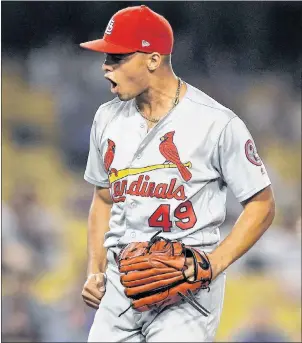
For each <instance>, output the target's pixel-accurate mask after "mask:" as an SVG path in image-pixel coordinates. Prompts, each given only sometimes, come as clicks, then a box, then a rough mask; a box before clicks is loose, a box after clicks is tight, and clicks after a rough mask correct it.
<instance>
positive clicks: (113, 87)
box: [107, 79, 117, 93]
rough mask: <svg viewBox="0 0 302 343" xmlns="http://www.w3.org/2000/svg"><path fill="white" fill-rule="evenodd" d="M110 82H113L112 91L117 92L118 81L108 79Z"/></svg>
mask: <svg viewBox="0 0 302 343" xmlns="http://www.w3.org/2000/svg"><path fill="white" fill-rule="evenodd" d="M107 80H108V81H109V82H110V84H111V92H112V93H115V92H116V90H117V83H116V82H114V81H112V80H110V79H107Z"/></svg>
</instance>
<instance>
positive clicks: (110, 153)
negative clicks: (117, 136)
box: [104, 139, 117, 175]
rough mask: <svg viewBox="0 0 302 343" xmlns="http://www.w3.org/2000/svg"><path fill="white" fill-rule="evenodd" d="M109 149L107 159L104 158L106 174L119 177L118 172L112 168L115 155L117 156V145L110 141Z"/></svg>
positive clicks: (106, 154)
mask: <svg viewBox="0 0 302 343" xmlns="http://www.w3.org/2000/svg"><path fill="white" fill-rule="evenodd" d="M107 142H108V147H107V151H106V153H105V157H104V166H105V170H106V172H107V173H108V174H109V175H110V174H112V173H114V174H115V175H117V170H116V169H114V168H112V169H110V167H111V164H112V162H113V159H114V155H115V147H116V146H115V143H114V142H113V141H112V140H111V139H108V140H107Z"/></svg>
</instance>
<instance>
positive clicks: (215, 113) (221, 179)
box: [84, 85, 270, 248]
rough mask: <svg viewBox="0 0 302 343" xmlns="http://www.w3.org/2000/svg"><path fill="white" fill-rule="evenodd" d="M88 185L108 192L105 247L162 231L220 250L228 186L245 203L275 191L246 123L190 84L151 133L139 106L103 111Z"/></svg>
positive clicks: (113, 105) (94, 133)
mask: <svg viewBox="0 0 302 343" xmlns="http://www.w3.org/2000/svg"><path fill="white" fill-rule="evenodd" d="M84 178H85V180H86V181H88V182H90V183H92V184H94V185H97V186H102V187H108V188H110V193H111V197H112V200H113V206H112V212H111V219H110V223H109V226H110V231H109V232H108V233H107V234H106V237H105V247H107V248H108V247H113V246H117V245H123V244H127V243H129V242H130V241H145V240H148V239H149V238H150V237H151V236H152V235H153V234H154V233H155V232H157V231H158V230H162V231H163V233H162V234H161V235H162V236H163V237H167V238H170V239H182V241H183V242H184V243H185V244H190V245H208V244H209V245H211V244H215V243H217V242H218V241H219V240H220V234H219V227H220V225H221V224H222V223H223V221H224V219H225V214H226V194H227V187H229V188H230V189H231V191H232V192H233V194H234V195H235V196H236V198H237V199H238V201H240V202H242V201H244V200H246V199H248V198H250V197H251V196H252V195H254V194H256V193H257V192H259V191H260V190H262V189H263V188H265V187H267V186H268V185H269V184H270V180H269V177H268V175H267V172H266V169H265V167H264V165H263V163H262V161H261V159H260V158H259V156H258V154H257V150H256V147H255V144H254V141H253V138H252V136H251V134H250V133H249V131H248V129H247V128H246V126H245V124H244V123H243V121H242V120H241V119H240V118H239V117H238V116H236V115H235V114H234V113H233V112H232V111H231V110H229V109H228V108H226V107H224V106H222V105H221V104H219V103H218V102H216V101H215V100H213V99H212V98H210V97H209V96H207V95H206V94H204V93H203V92H201V91H200V90H198V89H196V88H194V87H193V86H190V85H187V91H186V94H185V96H184V97H183V98H182V100H181V101H180V103H179V104H178V105H177V106H176V107H175V108H174V109H173V110H172V111H171V112H170V113H169V114H168V115H167V116H165V117H164V118H163V119H162V120H160V122H159V123H158V124H157V125H156V126H155V127H154V128H152V129H151V130H149V132H148V129H147V125H146V122H145V120H144V119H143V118H142V116H141V115H140V114H139V112H138V111H137V109H136V107H135V100H134V99H133V100H130V101H127V102H122V101H120V100H119V99H118V98H116V99H114V100H112V101H110V102H108V103H106V104H103V105H102V106H100V108H99V109H98V111H97V113H96V115H95V118H94V122H93V126H92V130H91V137H90V151H89V156H88V162H87V167H86V171H85V176H84Z"/></svg>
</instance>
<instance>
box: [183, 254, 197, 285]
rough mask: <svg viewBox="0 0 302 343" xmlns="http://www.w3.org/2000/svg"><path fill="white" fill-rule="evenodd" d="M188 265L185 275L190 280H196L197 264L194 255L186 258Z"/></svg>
mask: <svg viewBox="0 0 302 343" xmlns="http://www.w3.org/2000/svg"><path fill="white" fill-rule="evenodd" d="M186 266H187V268H188V269H187V270H186V271H185V276H186V277H187V279H188V280H189V281H194V274H195V266H194V259H193V257H187V258H186Z"/></svg>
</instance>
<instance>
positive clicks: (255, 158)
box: [245, 139, 262, 166]
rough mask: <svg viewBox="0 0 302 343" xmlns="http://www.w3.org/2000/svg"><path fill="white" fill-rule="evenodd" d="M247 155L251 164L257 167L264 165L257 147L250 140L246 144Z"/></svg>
mask: <svg viewBox="0 0 302 343" xmlns="http://www.w3.org/2000/svg"><path fill="white" fill-rule="evenodd" d="M245 155H246V158H247V159H248V160H249V161H250V162H251V163H253V164H254V165H255V166H261V165H262V161H261V159H260V157H259V155H258V153H257V149H256V146H255V144H254V142H253V141H252V140H251V139H249V140H248V141H247V142H246V143H245Z"/></svg>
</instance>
